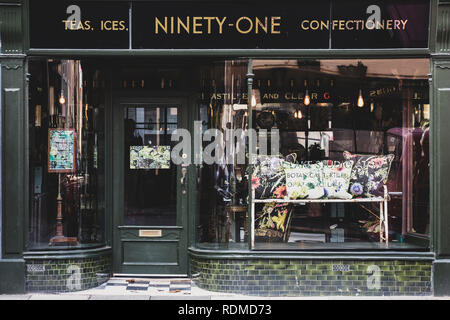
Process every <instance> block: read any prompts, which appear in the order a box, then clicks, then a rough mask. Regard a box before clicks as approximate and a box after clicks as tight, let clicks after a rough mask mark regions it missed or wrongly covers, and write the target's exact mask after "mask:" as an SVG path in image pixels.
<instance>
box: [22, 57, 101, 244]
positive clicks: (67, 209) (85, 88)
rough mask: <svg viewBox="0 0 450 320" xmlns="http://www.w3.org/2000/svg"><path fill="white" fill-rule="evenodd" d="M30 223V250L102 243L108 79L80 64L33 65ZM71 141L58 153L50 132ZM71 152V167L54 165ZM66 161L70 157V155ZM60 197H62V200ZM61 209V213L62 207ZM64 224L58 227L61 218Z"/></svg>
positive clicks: (40, 62)
mask: <svg viewBox="0 0 450 320" xmlns="http://www.w3.org/2000/svg"><path fill="white" fill-rule="evenodd" d="M29 69H30V74H31V77H30V90H29V94H30V103H29V108H30V109H29V120H30V122H29V139H30V144H29V145H30V152H29V154H30V211H31V212H30V221H29V247H30V248H31V249H42V248H44V249H45V248H46V247H48V246H50V245H51V246H79V247H86V246H91V245H98V244H99V243H103V242H104V219H105V216H104V214H105V208H104V206H105V175H104V170H105V169H104V164H105V143H104V139H105V130H104V127H105V126H104V121H105V120H104V119H105V118H104V110H105V94H106V90H105V81H106V80H105V77H104V76H103V72H102V70H99V69H98V68H97V67H96V66H93V65H91V64H89V63H85V62H83V61H79V60H55V59H53V60H45V59H42V60H37V59H33V60H31V61H30V63H29ZM53 130H58V132H61V133H70V134H69V135H66V134H63V135H61V137H63V136H64V137H69V136H72V134H73V137H74V139H73V140H72V139H70V141H69V140H67V141H66V142H67V143H66V144H60V147H59V148H58V147H56V148H55V144H54V142H53V141H54V140H51V141H50V139H49V132H53ZM66 151H67V152H68V151H71V154H73V156H72V157H70V158H72V159H74V160H75V161H74V162H73V166H71V165H70V163H68V162H64V161H62V162H58V163H59V164H58V165H59V166H60V169H64V168H65V169H69V167H70V170H65V171H64V172H55V171H54V170H52V168H51V166H50V168H49V163H51V162H50V159H53V163H54V161H55V159H58V158H59V159H60V160H61V159H62V160H64V157H62V158H61V157H59V155H64V154H66ZM66 155H67V154H66ZM59 196H60V197H59ZM59 201H60V203H61V209H60V210H59V209H58V202H59ZM58 216H60V217H61V218H62V222H60V221H59V220H58V219H57V217H58Z"/></svg>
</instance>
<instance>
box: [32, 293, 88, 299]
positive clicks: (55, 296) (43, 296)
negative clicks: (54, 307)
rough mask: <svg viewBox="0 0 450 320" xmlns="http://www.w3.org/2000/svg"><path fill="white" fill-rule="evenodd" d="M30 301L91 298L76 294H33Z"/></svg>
mask: <svg viewBox="0 0 450 320" xmlns="http://www.w3.org/2000/svg"><path fill="white" fill-rule="evenodd" d="M29 300H89V296H88V295H75V294H32V295H31V297H30V299H29Z"/></svg>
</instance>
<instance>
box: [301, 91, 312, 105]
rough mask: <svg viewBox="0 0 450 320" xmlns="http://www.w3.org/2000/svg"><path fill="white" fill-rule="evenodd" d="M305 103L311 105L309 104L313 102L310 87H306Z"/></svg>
mask: <svg viewBox="0 0 450 320" xmlns="http://www.w3.org/2000/svg"><path fill="white" fill-rule="evenodd" d="M303 103H304V104H305V106H309V104H310V103H311V99H310V97H309V93H308V89H306V93H305V99H304V100H303Z"/></svg>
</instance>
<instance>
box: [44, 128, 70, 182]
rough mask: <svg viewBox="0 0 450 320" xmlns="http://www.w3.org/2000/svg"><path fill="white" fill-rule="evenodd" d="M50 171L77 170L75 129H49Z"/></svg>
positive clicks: (64, 171) (67, 171)
mask: <svg viewBox="0 0 450 320" xmlns="http://www.w3.org/2000/svg"><path fill="white" fill-rule="evenodd" d="M48 172H49V173H72V172H75V130H74V129H55V128H52V129H49V130H48Z"/></svg>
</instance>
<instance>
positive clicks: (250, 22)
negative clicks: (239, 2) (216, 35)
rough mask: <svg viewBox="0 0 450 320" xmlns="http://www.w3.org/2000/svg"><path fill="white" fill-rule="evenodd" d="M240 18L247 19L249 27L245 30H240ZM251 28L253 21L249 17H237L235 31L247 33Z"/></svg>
mask: <svg viewBox="0 0 450 320" xmlns="http://www.w3.org/2000/svg"><path fill="white" fill-rule="evenodd" d="M242 20H247V21H248V23H249V28H248V29H247V30H245V31H244V30H242V29H241V27H240V26H239V24H240V22H241V21H242ZM252 28H253V21H252V20H251V19H250V18H249V17H240V18H239V19H237V21H236V29H237V31H239V33H243V34H246V33H249V32H250V31H252Z"/></svg>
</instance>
